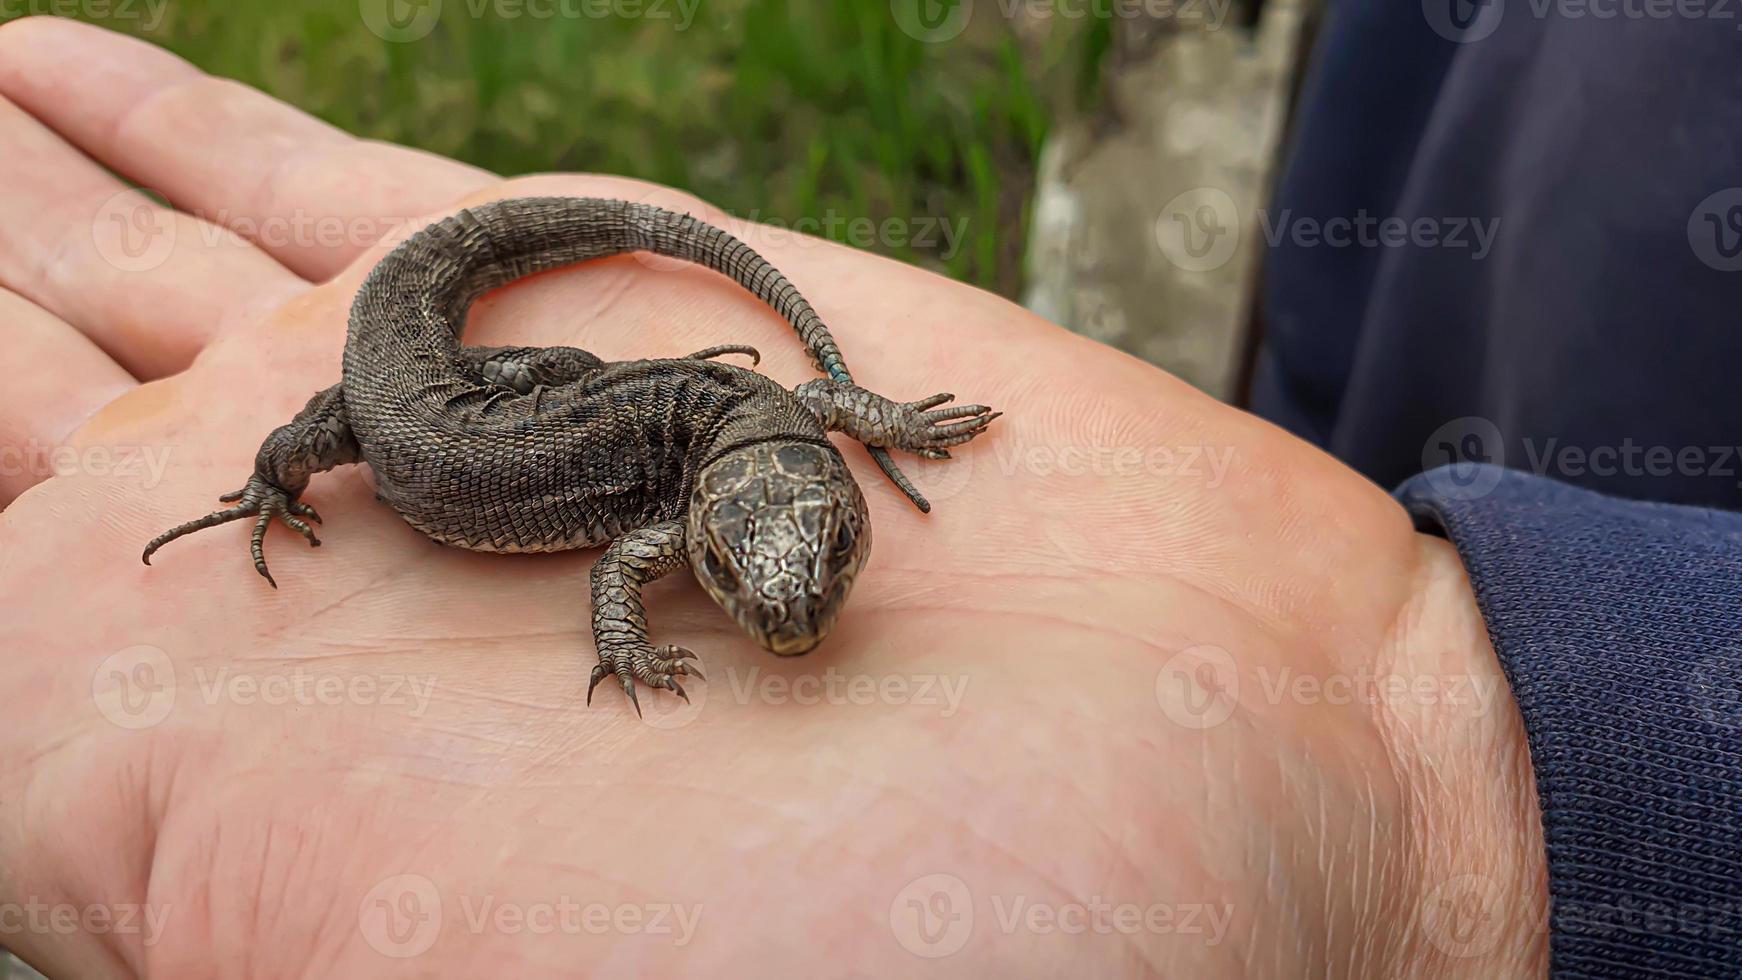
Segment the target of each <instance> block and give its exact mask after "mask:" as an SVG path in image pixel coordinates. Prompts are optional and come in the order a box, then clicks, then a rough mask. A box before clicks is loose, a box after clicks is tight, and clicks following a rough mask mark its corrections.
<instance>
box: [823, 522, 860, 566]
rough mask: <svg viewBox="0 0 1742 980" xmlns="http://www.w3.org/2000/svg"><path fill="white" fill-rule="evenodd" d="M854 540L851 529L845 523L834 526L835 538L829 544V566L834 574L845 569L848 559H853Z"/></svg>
mask: <svg viewBox="0 0 1742 980" xmlns="http://www.w3.org/2000/svg"><path fill="white" fill-rule="evenodd" d="M854 540H855V535H854V534H853V528H852V527H851V526H850V525H848V524H847V522H846V521H842V522H841V523H840V524H837V525H836V526H835V536H834V538H833V539H832V540H831V541H830V542H829V564H830V566H831V567H833V569H834V570H835V571H836V572H839V571H840V570H841V569H842V568H845V567H846V565H847V561H848V559H850V558H852V557H853V541H854Z"/></svg>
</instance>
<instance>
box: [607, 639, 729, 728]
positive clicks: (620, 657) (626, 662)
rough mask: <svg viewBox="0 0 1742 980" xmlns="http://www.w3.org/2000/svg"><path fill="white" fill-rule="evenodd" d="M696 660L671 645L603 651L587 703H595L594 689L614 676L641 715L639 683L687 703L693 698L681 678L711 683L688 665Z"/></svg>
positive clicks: (692, 654)
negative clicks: (638, 695) (636, 687)
mask: <svg viewBox="0 0 1742 980" xmlns="http://www.w3.org/2000/svg"><path fill="white" fill-rule="evenodd" d="M695 659H697V657H696V654H695V653H694V652H693V651H691V650H686V649H685V648H683V647H680V646H671V645H667V646H663V647H658V648H654V647H650V646H647V645H646V644H640V645H625V646H621V647H612V648H607V649H605V650H601V651H599V665H598V666H597V667H594V668H593V675H592V679H591V680H590V681H589V683H588V684H587V703H588V704H592V703H593V689H594V688H596V687H598V686H599V684H600V682H602V681H603V680H604V679H605V678H607V677H611V676H615V677H616V678H617V679H618V680H619V681H621V682H622V684H623V693H624V694H627V695H628V696H629V703H630V704H633V705H634V706H635V713H636V714H637V715H639V714H641V702H640V700H639V699H638V698H637V697H636V694H635V682H636V681H640V682H642V683H643V684H646V685H648V686H649V687H656V688H664V689H666V690H668V691H670V692H672V693H673V694H676V695H677V696H678V697H680V698H683V699H684V701H686V702H687V701H689V699H690V696H689V694H688V693H687V692H686V691H685V690H684V689H683V685H681V684H679V683H678V680H677V678H678V677H679V676H690V677H695V678H697V679H698V680H701V681H704V682H705V681H706V680H707V678H706V677H703V676H702V671H701V668H700V667H698V666H696V665H695V664H693V663H688V662H687V661H691V660H695Z"/></svg>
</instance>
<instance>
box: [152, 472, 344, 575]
mask: <svg viewBox="0 0 1742 980" xmlns="http://www.w3.org/2000/svg"><path fill="white" fill-rule="evenodd" d="M218 499H219V500H220V501H222V502H224V503H227V504H228V503H233V504H235V505H236V506H234V507H229V508H226V509H224V510H220V511H214V512H212V513H210V514H207V515H206V516H205V517H201V518H198V519H196V520H192V521H188V522H187V523H186V524H181V525H179V526H177V527H173V528H171V529H169V530H168V531H165V532H163V533H162V534H160V535H158V536H157V537H155V538H152V539H151V542H150V543H149V544H147V545H146V546H145V553H144V554H142V555H140V556H139V558H140V560H141V561H143V562H144V563H145V564H147V565H149V564H151V556H152V555H153V554H155V553H156V552H157V549H159V548H161V547H163V546H164V545H166V544H168V543H170V542H171V541H174V540H175V539H176V538H179V537H183V536H184V535H188V534H192V533H194V532H195V531H201V530H204V529H206V528H208V527H217V526H218V525H219V524H228V523H230V522H231V521H239V520H242V519H243V518H246V517H253V518H256V520H255V521H254V534H253V536H252V538H251V540H250V542H249V551H250V552H251V553H252V555H253V556H254V570H255V571H257V572H259V573H260V577H261V578H264V579H265V580H266V581H267V583H268V584H269V585H271V586H272V587H273V588H275V589H276V588H278V582H277V581H275V580H274V579H273V577H272V573H271V572H270V571H268V570H267V568H266V554H265V550H264V549H265V541H266V530H267V528H269V527H271V526H272V519H273V518H275V517H276V518H278V519H279V520H281V521H283V522H284V525H285V526H286V527H288V528H290V529H291V530H293V531H295V532H296V533H298V534H300V535H302V536H303V538H304V539H306V540H307V541H308V543H309V547H311V548H318V547H320V546H321V539H320V538H317V537H315V532H314V528H312V527H310V526H309V525H308V523H307V522H305V521H303V520H301V518H303V517H307V518H310V519H311V520H313V521H315V522H316V523H319V522H320V516H319V515H318V514H316V513H315V509H314V508H313V507H310V506H309V505H307V504H304V503H300V502H298V501H297V500H295V499H293V498H292V497H291V495H290V494H288V493H286V492H284V491H283V490H281V489H279V488H278V487H275V486H273V485H272V484H270V483H268V482H266V481H265V480H264V479H261V478H260V477H259V476H258V475H256V476H251V477H249V478H248V483H247V485H246V486H244V487H243V488H242V489H240V490H233V491H231V492H229V493H226V494H224V495H223V496H221V497H219V498H218Z"/></svg>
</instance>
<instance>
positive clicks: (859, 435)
mask: <svg viewBox="0 0 1742 980" xmlns="http://www.w3.org/2000/svg"><path fill="white" fill-rule="evenodd" d="M793 395H795V396H796V397H797V398H798V400H799V401H801V402H803V403H804V405H805V407H807V408H809V409H810V410H811V411H812V412H815V413H816V416H817V418H818V419H820V420H821V421H822V423H823V428H825V429H828V430H829V431H830V432H843V433H846V434H847V435H849V436H852V437H853V438H855V439H857V440H859V441H860V442H862V443H864V444H865V445H867V446H870V447H871V448H872V449H873V450H878V449H905V450H907V451H908V452H910V453H915V454H917V455H919V456H924V457H925V458H927V459H949V458H950V447H951V446H959V445H961V444H962V443H964V442H967V441H968V440H970V439H972V438H974V437H975V436H977V435H979V434H980V433H982V432H985V431H986V427H987V426H988V425H991V424H992V420H993V419H995V418H997V417H998V416H1000V415H1002V414H1004V413H1003V412H994V411H992V410H991V409H989V408H987V407H986V406H984V405H956V406H953V407H950V408H939V407H938V406H939V405H942V404H944V403H946V402H949V401H952V400H954V399H955V397H956V396H955V395H951V394H946V393H940V394H936V395H933V396H931V397H930V398H922V399H920V400H919V401H914V402H897V401H891V400H889V399H888V398H885V397H883V396H882V395H879V394H877V393H875V392H871V391H867V390H865V389H864V388H861V387H859V386H858V385H856V384H853V383H852V382H850V381H836V380H834V379H831V378H819V379H818V380H816V381H807V382H805V383H804V384H801V385H799V386H798V388H797V389H795V390H794V391H793ZM884 472H886V473H889V475H890V478H891V479H893V480H895V482H896V485H897V486H899V487H901V489H902V490H903V491H904V492H906V493H907V495H908V496H909V497H911V498H912V499H913V501H914V503H915V504H917V505H918V506H919V509H920V510H922V511H927V510H930V509H931V505H930V504H928V503H926V502H925V498H924V497H923V496H921V495H920V493H919V491H918V490H917V489H914V487H913V486H912V484H910V483H908V482H907V480H906V478H905V477H903V476H901V474H900V471H899V470H896V471H894V472H891V471H890V468H889V467H885V468H884Z"/></svg>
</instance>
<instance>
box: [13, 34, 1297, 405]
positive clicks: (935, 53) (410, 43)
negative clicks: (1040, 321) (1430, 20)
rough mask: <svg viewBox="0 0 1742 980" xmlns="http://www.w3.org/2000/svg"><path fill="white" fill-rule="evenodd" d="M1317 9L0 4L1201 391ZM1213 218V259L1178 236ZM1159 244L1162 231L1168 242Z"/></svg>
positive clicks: (1239, 337) (1243, 321) (403, 139)
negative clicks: (694, 208) (941, 280)
mask: <svg viewBox="0 0 1742 980" xmlns="http://www.w3.org/2000/svg"><path fill="white" fill-rule="evenodd" d="M1314 6H1315V4H1314V3H1312V2H1310V0H829V2H815V0H278V2H274V3H244V2H237V0H4V2H0V22H3V21H5V20H8V19H15V18H17V17H19V16H25V15H31V14H53V15H59V16H74V17H78V18H80V19H83V20H88V21H92V22H95V23H100V24H103V25H105V26H108V27H111V28H113V29H115V30H119V31H124V32H126V33H128V34H132V35H135V36H137V37H140V38H143V39H145V40H147V41H150V42H151V43H153V44H157V45H160V46H162V47H165V48H168V49H170V50H172V51H174V52H176V53H178V54H180V55H181V56H183V57H185V58H187V59H188V60H189V61H192V62H193V63H194V64H196V65H198V66H200V67H201V68H203V69H205V70H206V71H208V72H211V73H213V74H217V75H223V76H228V77H231V78H235V79H238V80H240V81H242V82H245V83H247V84H249V85H253V86H256V87H258V88H260V89H263V90H265V91H267V92H269V93H271V94H273V95H275V96H277V97H278V98H281V99H283V100H285V101H286V102H289V103H291V104H293V105H296V106H298V107H300V108H302V109H304V110H307V111H309V112H311V113H313V114H315V115H317V116H319V117H321V118H322V119H325V120H327V121H329V122H331V123H333V124H335V125H337V126H340V127H342V128H344V129H346V130H349V131H351V132H353V133H356V134H358V135H361V136H366V137H372V138H376V139H382V140H389V141H393V142H397V143H405V144H409V145H413V146H418V147H422V148H424V149H427V150H430V151H433V152H435V153H440V154H443V155H446V156H451V157H455V158H458V159H461V160H464V161H467V162H469V163H473V164H476V165H478V166H480V167H484V168H486V169H489V170H492V171H495V172H497V173H501V174H504V175H512V174H521V173H529V172H537V171H548V170H582V171H596V172H609V173H617V174H626V175H630V176H634V177H640V178H645V179H648V180H653V181H659V182H661V183H664V184H669V185H672V186H675V187H680V188H683V189H685V190H688V191H691V192H693V193H695V194H697V195H700V196H701V197H703V198H706V199H708V200H710V201H712V202H713V203H714V204H716V205H718V206H720V207H721V208H724V209H725V210H727V211H728V212H731V213H732V214H734V215H736V216H739V217H742V218H747V219H753V220H758V221H763V222H767V223H771V224H775V225H779V226H783V227H788V228H793V229H796V230H798V231H803V232H807V233H811V234H817V235H822V236H824V237H828V238H833V239H835V240H838V241H842V242H845V243H847V244H850V245H853V246H855V247H859V248H865V249H869V250H872V251H876V252H879V253H882V254H886V255H890V256H893V257H895V258H897V259H900V260H903V261H906V262H911V263H915V264H918V265H921V266H924V267H927V268H930V269H932V270H934V271H937V272H939V273H942V274H945V275H948V276H951V277H953V278H956V279H959V280H962V281H965V282H969V283H973V284H974V285H977V286H980V287H982V288H984V289H988V290H991V291H994V292H997V293H1000V294H1002V295H1004V296H1007V297H1009V298H1011V299H1014V300H1017V301H1020V302H1023V303H1025V304H1026V305H1028V306H1030V307H1031V308H1033V309H1035V310H1036V311H1038V312H1040V313H1041V314H1042V315H1044V316H1046V317H1048V318H1049V319H1052V320H1054V321H1056V322H1059V323H1061V324H1063V325H1065V326H1067V327H1069V328H1071V329H1073V330H1077V331H1079V332H1082V333H1085V334H1088V335H1090V336H1093V337H1096V338H1097V339H1100V340H1103V341H1105V342H1107V343H1110V344H1113V345H1115V346H1118V347H1121V348H1123V349H1125V350H1128V351H1130V352H1132V353H1134V354H1137V355H1138V356H1141V357H1144V358H1146V359H1148V360H1150V361H1153V362H1155V363H1157V364H1160V365H1161V366H1163V367H1165V368H1168V369H1169V370H1171V371H1173V372H1175V373H1176V374H1178V375H1180V376H1182V377H1184V378H1185V379H1186V380H1188V381H1190V382H1191V383H1193V384H1195V385H1197V386H1199V387H1201V388H1204V389H1205V390H1207V391H1210V392H1211V393H1213V394H1216V395H1218V396H1221V397H1225V398H1226V397H1235V396H1237V395H1238V389H1239V387H1240V381H1241V375H1242V368H1243V363H1244V357H1245V353H1246V350H1247V346H1248V345H1247V340H1248V337H1249V334H1250V325H1249V323H1248V320H1249V314H1248V312H1247V311H1248V309H1249V305H1250V304H1249V303H1248V299H1249V296H1250V294H1251V292H1252V282H1253V278H1254V274H1255V272H1256V264H1257V256H1258V253H1259V249H1257V248H1256V247H1253V245H1252V243H1248V242H1240V241H1239V237H1240V235H1239V231H1238V228H1239V225H1240V222H1239V216H1240V215H1250V214H1251V213H1252V212H1253V210H1254V209H1255V208H1256V207H1258V206H1259V205H1260V204H1261V203H1262V195H1264V194H1265V193H1266V192H1267V190H1268V186H1269V180H1270V176H1271V173H1272V170H1273V166H1274V162H1275V159H1276V152H1277V146H1278V141H1279V139H1280V137H1281V134H1282V131H1283V128H1284V124H1285V119H1286V116H1287V112H1286V110H1287V105H1288V100H1289V96H1290V92H1291V90H1292V87H1293V83H1294V79H1295V77H1296V75H1297V71H1298V66H1299V62H1300V60H1301V59H1300V52H1301V51H1302V50H1303V49H1304V46H1305V45H1306V43H1307V41H1308V39H1309V35H1310V33H1311V22H1312V20H1313V17H1312V15H1311V11H1312V8H1313V7H1314ZM1206 203H1207V204H1208V205H1209V206H1212V208H1213V213H1214V214H1216V215H1219V216H1220V219H1221V225H1224V226H1225V228H1226V230H1228V231H1229V238H1230V239H1231V240H1232V243H1233V244H1232V245H1229V244H1227V243H1226V242H1220V243H1216V244H1218V245H1219V246H1220V247H1216V248H1212V249H1210V251H1209V253H1208V254H1198V253H1199V251H1200V249H1201V246H1196V247H1194V246H1193V243H1192V242H1191V241H1188V240H1186V239H1184V238H1182V237H1181V235H1182V234H1189V232H1190V231H1191V230H1192V229H1191V225H1190V219H1191V218H1192V217H1193V216H1194V215H1196V214H1198V213H1200V212H1202V209H1203V208H1204V207H1205V206H1206ZM1170 236H1171V237H1170Z"/></svg>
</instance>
